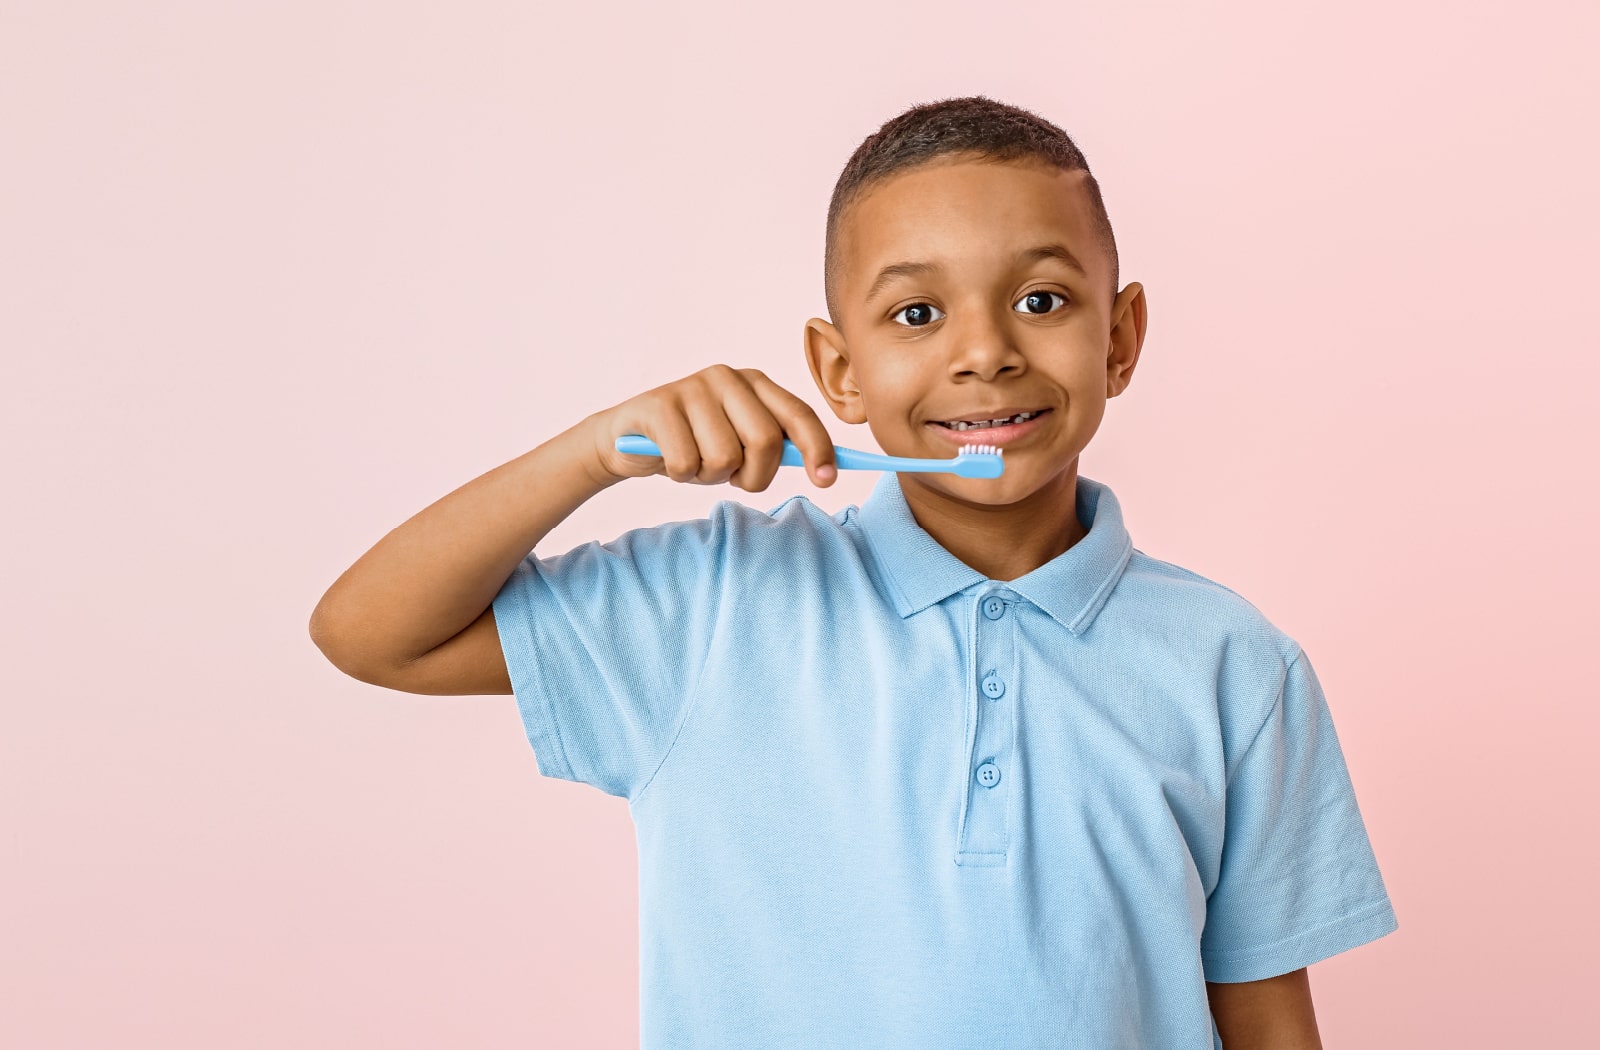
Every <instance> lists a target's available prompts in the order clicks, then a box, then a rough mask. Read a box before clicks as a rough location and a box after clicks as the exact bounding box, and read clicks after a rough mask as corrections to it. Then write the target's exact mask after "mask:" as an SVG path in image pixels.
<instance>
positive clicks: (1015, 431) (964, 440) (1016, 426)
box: [923, 408, 1051, 449]
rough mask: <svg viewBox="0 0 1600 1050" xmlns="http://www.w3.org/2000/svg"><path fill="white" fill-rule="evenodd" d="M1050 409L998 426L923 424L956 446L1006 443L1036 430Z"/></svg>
mask: <svg viewBox="0 0 1600 1050" xmlns="http://www.w3.org/2000/svg"><path fill="white" fill-rule="evenodd" d="M1050 412H1051V410H1050V409H1048V408H1046V409H1043V410H1042V411H1040V412H1039V414H1038V415H1036V416H1034V417H1033V418H1032V419H1029V420H1026V421H1024V422H1021V423H1009V424H1005V425H1003V426H998V427H984V428H982V429H976V428H975V429H972V430H951V429H950V428H949V427H947V426H944V425H942V424H940V423H936V422H933V421H931V420H930V421H929V422H927V423H925V424H923V425H924V426H926V427H928V428H929V429H930V430H932V431H933V432H934V433H936V434H938V435H939V436H940V437H941V438H943V439H945V440H946V441H948V442H950V444H952V445H954V446H955V447H956V448H958V449H959V448H960V447H961V446H962V445H1006V444H1010V443H1011V442H1013V441H1018V440H1020V439H1022V438H1024V437H1027V436H1028V435H1029V434H1031V433H1033V432H1034V431H1035V430H1038V429H1039V427H1041V426H1043V425H1044V421H1045V420H1046V419H1048V418H1050Z"/></svg>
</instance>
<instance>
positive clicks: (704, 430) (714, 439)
mask: <svg viewBox="0 0 1600 1050" xmlns="http://www.w3.org/2000/svg"><path fill="white" fill-rule="evenodd" d="M684 414H685V415H687V416H688V418H689V421H690V423H692V424H693V426H694V441H695V444H696V447H697V449H698V451H699V455H700V463H699V469H698V470H697V471H696V472H694V473H693V474H692V475H691V476H690V477H689V478H686V479H684V480H687V481H694V482H696V483H698V484H701V485H720V484H722V483H723V482H724V481H727V480H728V477H729V476H730V475H731V474H733V473H735V472H736V471H738V469H739V465H740V464H741V463H743V462H744V443H743V442H742V441H740V440H739V431H738V430H737V428H735V427H734V425H733V423H732V421H730V420H729V419H728V414H727V412H726V411H725V410H724V405H723V404H722V403H721V402H719V401H717V400H716V399H714V398H698V397H697V398H690V399H689V400H688V401H687V403H685V405H684Z"/></svg>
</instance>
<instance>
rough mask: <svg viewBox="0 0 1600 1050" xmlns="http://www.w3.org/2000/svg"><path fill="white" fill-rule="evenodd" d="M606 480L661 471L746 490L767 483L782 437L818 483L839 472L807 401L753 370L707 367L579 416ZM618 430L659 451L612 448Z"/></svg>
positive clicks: (775, 466)
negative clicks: (651, 453)
mask: <svg viewBox="0 0 1600 1050" xmlns="http://www.w3.org/2000/svg"><path fill="white" fill-rule="evenodd" d="M580 425H581V426H584V427H587V428H588V429H589V431H590V435H591V437H592V438H593V441H594V451H595V457H596V461H597V463H598V464H599V468H600V470H601V471H602V472H603V473H602V476H601V478H600V479H599V480H601V481H603V482H606V483H608V484H610V483H614V482H616V481H618V480H621V479H623V478H642V477H649V476H650V475H652V474H665V475H666V476H667V477H669V478H671V479H672V480H673V481H679V482H687V483H689V484H693V485H720V484H722V483H723V482H725V481H726V482H727V483H729V484H730V485H733V486H735V487H736V488H741V489H744V490H745V491H747V492H760V491H761V490H762V489H765V488H766V487H767V486H768V485H770V484H772V478H773V475H774V474H776V473H777V472H778V467H779V462H778V460H779V458H780V457H781V456H782V455H783V441H784V438H785V437H787V438H788V439H789V440H790V441H793V442H794V443H795V445H796V446H797V447H798V448H799V449H800V453H801V456H802V457H803V458H804V459H805V466H806V472H807V473H808V474H810V475H811V481H812V483H813V484H815V485H817V486H818V487H819V488H825V487H827V486H828V485H831V484H833V482H834V480H835V479H836V478H837V477H838V472H837V468H836V467H835V466H834V463H833V438H832V437H830V436H829V435H828V431H827V429H826V428H825V427H823V425H822V420H820V419H818V418H817V414H816V413H815V412H813V411H812V410H811V406H810V405H808V404H806V403H805V402H804V401H802V400H800V399H799V398H798V397H796V396H795V395H794V394H792V393H790V392H789V391H787V390H785V389H784V388H783V387H781V386H779V385H778V384H776V383H774V382H773V381H772V380H770V379H768V378H767V377H766V376H765V375H764V374H762V373H761V372H760V371H759V370H757V369H754V368H731V367H729V366H728V365H722V364H717V365H711V366H709V367H706V368H703V369H701V370H700V371H698V372H696V373H694V374H693V375H690V376H687V377H685V378H683V379H679V380H676V381H674V382H671V383H667V384H665V385H663V386H658V387H656V388H654V389H653V390H646V391H645V392H644V393H642V394H639V395H638V396H636V397H632V398H629V399H628V400H627V401H624V402H622V403H621V404H620V405H617V406H615V407H613V408H608V409H606V410H605V411H603V412H597V413H595V414H594V415H592V416H590V417H588V418H587V419H585V420H584V421H583V423H582V424H580ZM623 434H643V435H644V436H645V437H648V438H649V439H650V440H652V441H654V442H655V443H656V444H657V445H658V446H659V447H660V448H661V452H662V454H661V455H659V456H647V455H634V454H632V453H628V452H618V451H617V446H616V441H617V438H619V437H621V436H622V435H623Z"/></svg>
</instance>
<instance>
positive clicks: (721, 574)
mask: <svg viewBox="0 0 1600 1050" xmlns="http://www.w3.org/2000/svg"><path fill="white" fill-rule="evenodd" d="M793 498H794V497H791V498H790V499H791V500H792V499H793ZM787 502H789V500H786V501H785V503H787ZM726 513H727V512H726V511H725V510H724V512H723V515H724V519H723V522H722V528H723V530H724V541H723V543H722V544H721V551H722V553H721V558H720V559H719V561H718V563H717V569H716V579H718V580H726V579H727V578H728V573H727V558H728V543H727V541H726V531H727V530H728V528H729V526H728V523H727V520H726ZM719 586H720V585H719ZM723 604H724V603H723V601H722V599H721V596H720V595H719V597H718V601H717V608H718V611H719V615H718V616H717V620H716V623H714V624H712V626H711V637H710V638H709V639H707V640H706V654H705V656H704V657H703V658H701V660H700V667H699V668H698V669H697V670H696V671H695V673H694V684H693V685H691V686H690V687H689V689H688V690H687V692H686V694H685V695H686V697H687V700H686V702H685V703H684V705H683V714H681V715H679V716H678V724H677V726H676V727H675V728H674V729H673V731H672V739H671V740H670V741H668V743H667V750H666V752H665V753H664V754H662V756H661V761H659V762H657V763H656V768H655V769H653V770H651V771H650V776H649V777H647V778H646V779H645V782H644V783H643V784H641V785H639V790H638V791H636V792H634V794H633V798H632V799H630V800H629V801H628V808H629V809H632V808H633V807H634V806H637V805H638V804H639V802H640V800H641V799H643V798H644V795H645V792H646V791H649V790H650V785H651V784H654V783H655V781H656V776H657V774H659V773H660V772H661V770H662V767H664V766H665V765H666V764H667V759H668V758H670V757H671V756H672V752H673V749H674V748H676V747H677V746H678V739H679V738H680V737H682V736H683V731H684V728H685V727H686V726H687V725H688V724H689V718H690V716H692V715H693V714H694V709H695V706H696V705H697V704H698V703H699V702H700V683H701V682H702V681H704V679H705V673H706V666H707V665H708V664H710V662H711V654H712V653H713V652H715V651H716V648H717V639H719V638H720V637H722V622H723V620H724V619H726V618H725V617H724V616H722V615H720V610H721V608H722V605H723Z"/></svg>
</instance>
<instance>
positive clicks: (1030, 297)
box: [1017, 288, 1067, 314]
mask: <svg viewBox="0 0 1600 1050" xmlns="http://www.w3.org/2000/svg"><path fill="white" fill-rule="evenodd" d="M1052 295H1053V296H1055V297H1056V298H1057V299H1060V300H1061V303H1062V305H1066V302H1067V297H1066V296H1064V295H1062V294H1061V293H1060V292H1052V291H1048V290H1046V289H1043V288H1041V289H1040V290H1039V291H1037V292H1029V293H1028V294H1027V295H1024V296H1023V297H1022V298H1021V299H1018V300H1017V302H1019V303H1038V302H1041V301H1043V302H1045V303H1048V302H1049V298H1050V296H1052ZM1049 312H1050V311H1049V310H1037V311H1036V310H1024V311H1023V313H1030V314H1031V313H1041V314H1047V313H1049Z"/></svg>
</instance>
